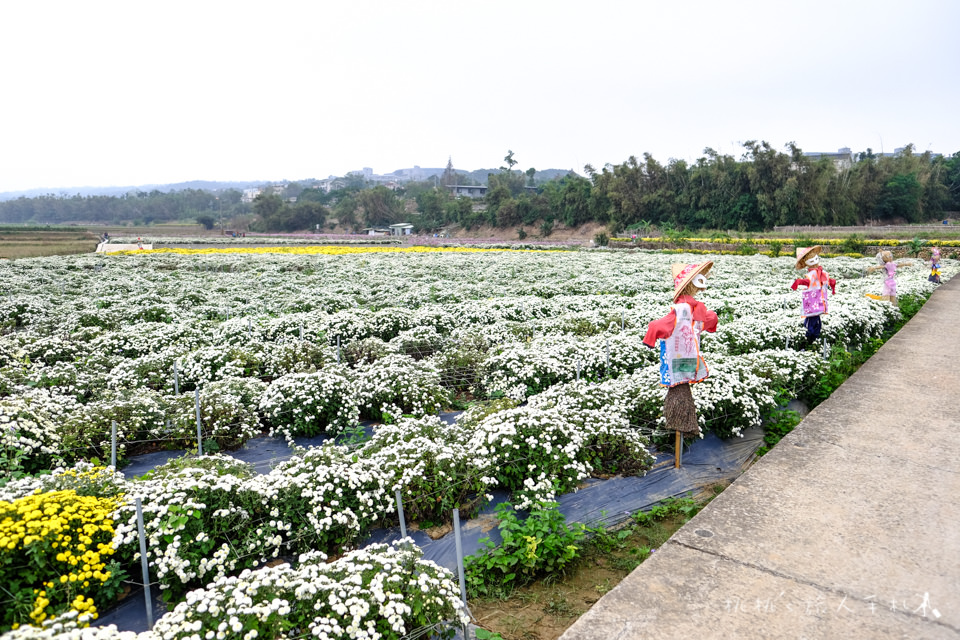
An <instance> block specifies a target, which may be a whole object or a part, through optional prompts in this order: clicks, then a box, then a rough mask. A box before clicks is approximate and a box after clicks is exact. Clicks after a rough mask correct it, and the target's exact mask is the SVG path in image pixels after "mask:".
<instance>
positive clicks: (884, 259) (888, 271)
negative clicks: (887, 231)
mask: <svg viewBox="0 0 960 640" xmlns="http://www.w3.org/2000/svg"><path fill="white" fill-rule="evenodd" d="M877 262H878V263H880V269H881V270H882V271H883V273H884V276H883V289H882V290H881V291H880V299H881V300H886V301H887V302H892V303H893V304H897V279H896V278H895V277H894V274H895V273H896V272H897V263H896V262H894V261H893V254H892V253H890V252H889V251H881V252H880V253H878V254H877Z"/></svg>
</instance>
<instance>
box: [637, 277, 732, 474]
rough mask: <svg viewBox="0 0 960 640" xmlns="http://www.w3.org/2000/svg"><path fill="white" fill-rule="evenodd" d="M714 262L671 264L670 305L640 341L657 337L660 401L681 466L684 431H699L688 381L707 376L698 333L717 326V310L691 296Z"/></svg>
mask: <svg viewBox="0 0 960 640" xmlns="http://www.w3.org/2000/svg"><path fill="white" fill-rule="evenodd" d="M711 267H713V262H709V261H708V262H704V263H702V264H674V265H673V266H672V267H671V269H672V272H673V308H672V309H671V311H670V313H668V314H667V315H665V316H664V317H662V318H660V319H659V320H654V321H653V322H651V323H650V324H649V325H648V326H647V335H646V336H645V337H644V339H643V343H644V344H645V345H647V346H648V347H650V348H651V349H652V348H653V347H654V346H655V345H656V342H657V340H660V384H661V385H663V386H665V387H668V389H667V397H666V398H665V399H664V401H663V415H664V418H666V422H667V428H668V429H673V430H674V431H675V432H676V441H677V443H676V458H675V463H674V466H677V467H679V466H680V445H681V438H682V435H681V434H684V433H689V434H691V435H699V434H700V425H699V423H698V421H697V406H696V404H694V402H693V394H692V393H691V392H690V385H691V384H694V383H696V382H700V381H701V380H704V379H706V377H707V376H708V375H710V372H709V371H708V370H707V363H706V362H704V360H703V356H702V355H701V354H700V334H701V333H702V332H704V331H709V332H711V333H713V332H714V331H716V330H717V314H716V313H714V312H713V311H709V310H708V309H707V307H706V306H705V305H704V304H703V303H702V302H698V301H696V300H695V299H694V296H696V295H697V293H699V292H700V291H701V290H702V289H705V288H706V286H707V273H708V272H709V271H710V268H711Z"/></svg>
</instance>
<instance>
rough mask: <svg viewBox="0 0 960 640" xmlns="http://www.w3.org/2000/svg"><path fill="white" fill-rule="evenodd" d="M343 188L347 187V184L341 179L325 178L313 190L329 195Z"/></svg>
mask: <svg viewBox="0 0 960 640" xmlns="http://www.w3.org/2000/svg"><path fill="white" fill-rule="evenodd" d="M345 186H347V182H346V181H345V180H344V179H343V178H327V179H326V180H320V181H319V182H318V183H317V185H316V186H315V187H314V188H315V189H320V190H321V191H323V192H324V193H330V192H331V191H336V190H338V189H343V188H344V187H345Z"/></svg>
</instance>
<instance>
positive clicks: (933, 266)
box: [927, 247, 940, 284]
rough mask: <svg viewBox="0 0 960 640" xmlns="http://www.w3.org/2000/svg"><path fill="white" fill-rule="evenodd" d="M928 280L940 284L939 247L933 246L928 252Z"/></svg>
mask: <svg viewBox="0 0 960 640" xmlns="http://www.w3.org/2000/svg"><path fill="white" fill-rule="evenodd" d="M927 280H929V281H930V282H935V283H937V284H940V247H934V248H933V251H932V252H930V277H928V278H927Z"/></svg>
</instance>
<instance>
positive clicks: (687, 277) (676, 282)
mask: <svg viewBox="0 0 960 640" xmlns="http://www.w3.org/2000/svg"><path fill="white" fill-rule="evenodd" d="M711 267H713V262H712V261H710V260H707V261H706V262H701V263H700V264H686V263H683V262H677V263H674V264H672V265H670V270H671V271H672V272H673V301H674V302H676V301H677V298H679V297H680V293H681V292H682V291H683V290H684V289H685V288H686V286H687V285H688V284H690V281H691V280H693V279H694V277H696V276H697V274H700V273H702V274H703V275H707V273H708V272H709V271H710V268H711Z"/></svg>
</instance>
